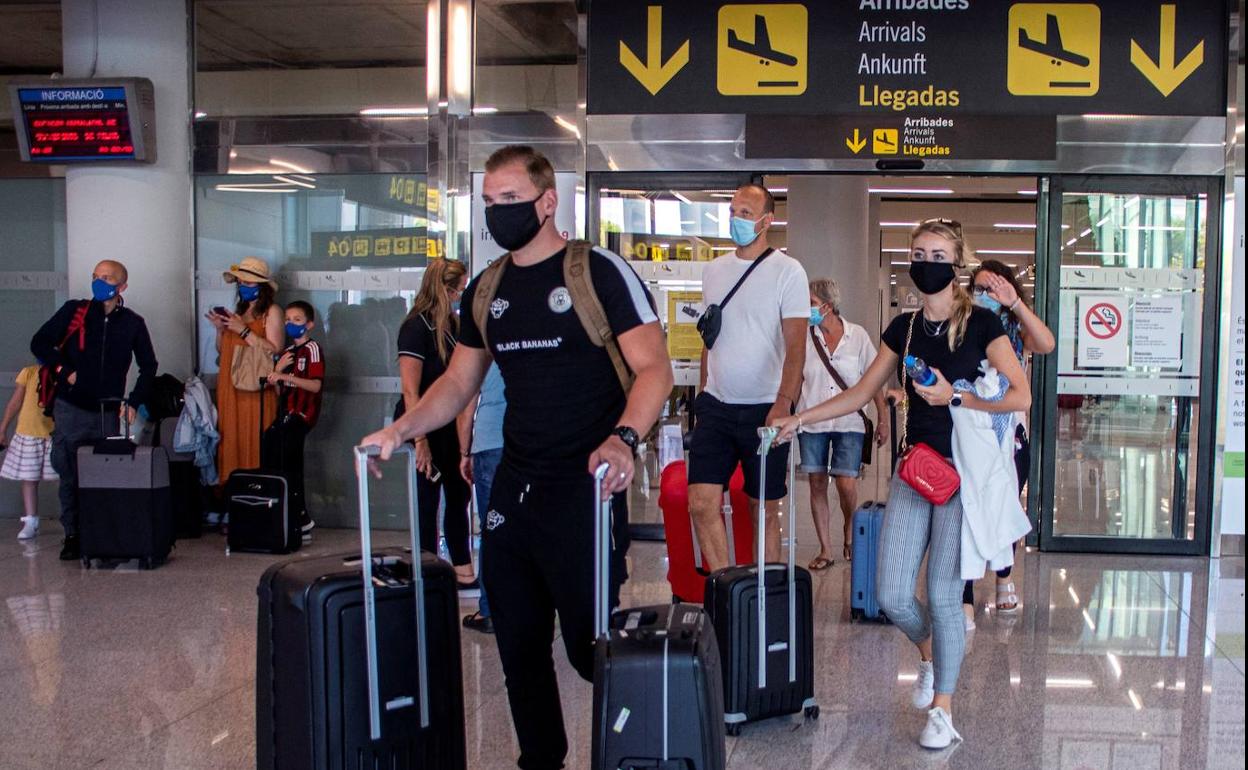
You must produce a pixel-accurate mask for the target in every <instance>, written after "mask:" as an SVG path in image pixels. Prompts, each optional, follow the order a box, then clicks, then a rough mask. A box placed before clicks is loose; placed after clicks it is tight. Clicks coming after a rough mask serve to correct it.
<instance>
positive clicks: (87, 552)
mask: <svg viewBox="0 0 1248 770" xmlns="http://www.w3.org/2000/svg"><path fill="white" fill-rule="evenodd" d="M128 434H129V426H128V425H127V426H125V429H124V431H123V432H122V433H120V434H119V435H108V433H106V435H108V437H107V438H104V439H102V440H101V441H99V442H96V444H95V445H93V446H84V447H79V449H78V536H79V543H80V548H81V553H82V564H83V566H84V567H90V566H91V560H92V559H138V560H139V567H140V568H141V569H151V568H152V567H155V566H157V565H158V564H161V563H163V562H164V561H165V560H166V559H167V558H168V556H169V551H170V550H171V549H172V548H173V537H174V535H173V529H174V527H173V507H172V505H171V503H170V490H169V459H168V457H167V456H166V455H165V450H164V449H162V448H160V447H151V446H136V445H135V444H134V442H132V441H130V439H129V437H128Z"/></svg>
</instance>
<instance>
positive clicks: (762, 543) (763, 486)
mask: <svg viewBox="0 0 1248 770" xmlns="http://www.w3.org/2000/svg"><path fill="white" fill-rule="evenodd" d="M779 435H780V431H779V430H778V429H777V428H772V427H763V428H759V429H758V438H759V442H758V455H759V457H758V467H759V471H758V478H759V489H758V527H757V528H756V529H755V530H754V531H755V536H754V539H755V540H756V541H757V542H756V546H757V552H758V553H757V560H758V689H760V690H762V689H765V688H766V687H767V581H766V573H767V454H768V452H770V451H771V449H772V446H773V445H774V444H775V442H776V438H777V437H778V436H779ZM796 460H797V457H796V455H795V454H794V453H793V450H792V448H790V449H789V463H788V465H789V479H788V482H789V486H788V499H787V501H786V503H785V515H786V516H787V517H788V523H787V528H788V536H789V537H788V541H789V547H788V555H787V569H786V572H787V574H788V588H789V641H788V645H787V648H788V654H789V681H790V682H796V681H797V653H796V651H795V650H794V648H795V647H796V645H797V579H796V576H795V573H796V565H795V564H794V549H795V548H796V547H797V517H796V516H795V515H794V509H793V502H794V496H793V487H794V485H795V484H796V482H797V465H796Z"/></svg>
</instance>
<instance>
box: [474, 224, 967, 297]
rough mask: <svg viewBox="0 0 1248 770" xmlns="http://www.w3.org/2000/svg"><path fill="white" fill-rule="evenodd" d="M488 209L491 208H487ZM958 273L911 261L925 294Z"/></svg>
mask: <svg viewBox="0 0 1248 770" xmlns="http://www.w3.org/2000/svg"><path fill="white" fill-rule="evenodd" d="M486 210H487V211H488V210H489V209H486ZM955 277H957V273H956V272H955V271H954V269H953V265H951V264H949V263H948V262H911V263H910V280H912V281H914V285H915V286H917V287H918V289H919V291H921V292H923V293H924V294H939V293H941V292H942V291H944V290H945V287H946V286H948V285H949V284H951V283H953V279H954V278H955Z"/></svg>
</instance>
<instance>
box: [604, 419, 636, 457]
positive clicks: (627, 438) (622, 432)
mask: <svg viewBox="0 0 1248 770" xmlns="http://www.w3.org/2000/svg"><path fill="white" fill-rule="evenodd" d="M611 435H613V436H619V437H620V441H623V442H624V443H625V444H628V448H629V449H631V450H632V451H633V454H636V453H637V444H638V443H640V442H641V436H638V435H637V431H635V430H633V429H632V428H630V427H628V426H627V425H617V426H616V428H615V430H613V431H611Z"/></svg>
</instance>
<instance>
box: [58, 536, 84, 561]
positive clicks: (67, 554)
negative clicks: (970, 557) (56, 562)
mask: <svg viewBox="0 0 1248 770" xmlns="http://www.w3.org/2000/svg"><path fill="white" fill-rule="evenodd" d="M81 558H82V550H81V548H79V546H78V536H77V535H66V536H65V542H64V543H63V544H62V545H61V561H78V560H79V559H81Z"/></svg>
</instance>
